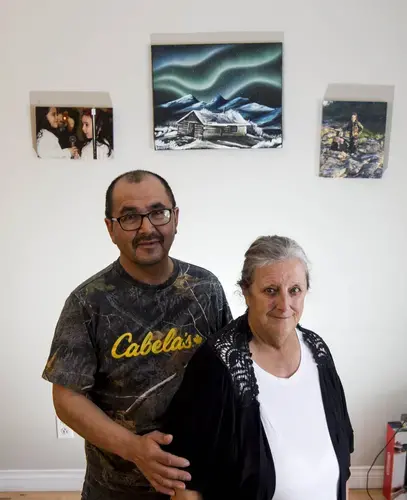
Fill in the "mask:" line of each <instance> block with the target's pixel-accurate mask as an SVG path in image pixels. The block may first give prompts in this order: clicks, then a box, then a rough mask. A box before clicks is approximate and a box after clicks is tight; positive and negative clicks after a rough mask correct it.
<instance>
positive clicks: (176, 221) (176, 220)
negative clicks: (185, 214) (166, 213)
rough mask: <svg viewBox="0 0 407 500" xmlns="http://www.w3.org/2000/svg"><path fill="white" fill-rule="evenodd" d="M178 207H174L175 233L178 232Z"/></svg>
mask: <svg viewBox="0 0 407 500" xmlns="http://www.w3.org/2000/svg"><path fill="white" fill-rule="evenodd" d="M178 220H179V208H178V207H177V208H174V222H175V234H177V232H178Z"/></svg>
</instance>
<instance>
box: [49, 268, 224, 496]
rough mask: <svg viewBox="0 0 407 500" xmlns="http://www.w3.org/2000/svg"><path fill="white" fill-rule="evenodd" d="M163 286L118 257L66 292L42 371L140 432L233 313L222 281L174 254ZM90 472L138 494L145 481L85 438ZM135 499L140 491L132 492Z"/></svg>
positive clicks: (155, 420) (155, 419)
mask: <svg viewBox="0 0 407 500" xmlns="http://www.w3.org/2000/svg"><path fill="white" fill-rule="evenodd" d="M173 262H174V272H173V273H172V275H171V277H170V278H169V279H168V281H167V282H166V283H163V284H162V285H158V286H152V285H147V284H144V283H140V282H138V281H135V280H134V279H133V278H132V277H131V276H130V275H129V274H127V273H126V271H125V270H124V269H123V267H122V266H121V265H120V263H119V261H116V262H114V263H113V264H112V265H110V266H109V267H108V268H106V269H104V270H103V271H101V272H100V273H98V274H97V275H95V276H93V277H92V278H90V279H89V280H87V281H86V282H85V283H83V284H82V285H80V286H79V287H78V288H77V289H76V290H74V291H73V292H72V293H71V295H70V296H69V297H68V299H67V301H66V303H65V305H64V308H63V310H62V313H61V316H60V318H59V321H58V323H57V326H56V331H55V335H54V339H53V342H52V346H51V352H50V356H49V360H48V363H47V366H46V368H45V370H44V373H43V377H44V378H45V379H46V380H48V381H50V382H52V383H55V384H59V385H62V386H65V387H68V388H70V389H72V390H74V391H77V392H80V393H82V394H86V395H87V396H88V397H89V398H90V399H91V400H92V401H93V402H94V403H95V404H96V405H97V406H98V407H100V408H101V409H102V410H103V411H104V412H105V413H106V414H107V415H108V416H109V417H111V418H112V419H113V420H114V421H115V422H117V423H119V424H120V425H122V426H124V427H125V428H127V429H129V430H131V431H133V432H135V433H138V434H143V433H147V432H150V431H153V430H155V429H158V428H159V427H160V417H161V416H162V415H163V413H164V412H165V410H166V409H167V406H168V404H169V402H170V400H171V398H172V396H173V395H174V393H175V391H176V390H177V388H178V387H179V385H180V382H181V379H182V376H183V373H184V368H185V366H186V364H187V362H188V360H189V359H190V357H191V356H192V354H193V353H194V351H196V349H197V348H198V346H199V345H201V344H202V342H204V341H205V340H206V339H207V338H208V337H209V336H210V335H211V334H213V333H215V332H217V331H218V330H220V329H221V328H222V327H223V326H225V324H227V323H229V321H230V320H231V314H230V309H229V306H228V304H227V301H226V298H225V294H224V291H223V288H222V285H221V284H220V282H219V280H218V279H217V278H216V277H215V276H214V275H213V274H212V273H210V272H209V271H207V270H205V269H202V268H200V267H197V266H194V265H191V264H187V263H185V262H182V261H179V260H175V259H173ZM86 455H87V463H88V469H87V477H88V478H91V479H92V481H94V482H96V484H98V485H100V486H101V487H103V488H106V489H111V490H116V491H122V492H127V491H129V492H130V491H131V492H132V493H133V494H135V493H136V492H137V491H138V489H140V491H143V492H145V491H146V488H147V487H148V482H147V480H146V479H145V478H144V477H143V476H142V474H141V473H140V472H139V471H138V470H137V469H136V468H135V467H136V466H135V465H134V464H133V463H130V462H127V461H125V460H123V459H121V458H120V457H118V456H116V455H113V454H110V453H106V452H105V451H102V450H100V449H98V448H96V447H95V446H93V445H92V444H90V443H88V442H86ZM135 498H136V497H135Z"/></svg>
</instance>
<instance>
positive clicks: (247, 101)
mask: <svg viewBox="0 0 407 500" xmlns="http://www.w3.org/2000/svg"><path fill="white" fill-rule="evenodd" d="M151 57H152V71H153V75H152V76H153V78H152V82H153V106H154V146H155V149H156V150H185V149H259V148H262V149H263V148H281V147H282V143H283V126H282V64H283V46H282V43H234V44H231V43H228V44H190V45H152V46H151Z"/></svg>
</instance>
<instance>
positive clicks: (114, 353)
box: [112, 333, 133, 359]
mask: <svg viewBox="0 0 407 500" xmlns="http://www.w3.org/2000/svg"><path fill="white" fill-rule="evenodd" d="M125 338H128V339H129V342H131V341H132V340H133V335H132V334H131V333H123V335H122V336H121V337H119V338H118V339H117V340H116V342H115V343H114V345H113V347H112V356H113V357H114V358H115V359H120V358H124V357H125V356H126V353H127V351H124V352H122V353H121V354H119V353H118V352H117V348H118V347H119V345H120V344H121V343H122V342H123V340H124V339H125Z"/></svg>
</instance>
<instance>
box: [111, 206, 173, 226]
mask: <svg viewBox="0 0 407 500" xmlns="http://www.w3.org/2000/svg"><path fill="white" fill-rule="evenodd" d="M172 211H173V209H172V208H162V209H160V210H152V211H151V212H148V213H147V214H136V213H130V214H126V215H122V216H121V217H110V220H111V221H115V222H118V223H119V224H120V227H121V228H122V229H123V231H136V230H137V229H140V227H141V226H142V224H143V220H144V217H147V218H148V220H149V221H150V222H151V224H152V225H153V226H165V225H166V224H168V223H169V222H170V220H171V214H172Z"/></svg>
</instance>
